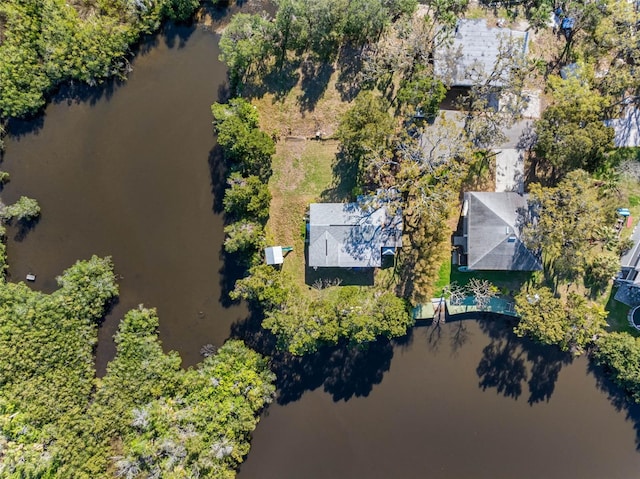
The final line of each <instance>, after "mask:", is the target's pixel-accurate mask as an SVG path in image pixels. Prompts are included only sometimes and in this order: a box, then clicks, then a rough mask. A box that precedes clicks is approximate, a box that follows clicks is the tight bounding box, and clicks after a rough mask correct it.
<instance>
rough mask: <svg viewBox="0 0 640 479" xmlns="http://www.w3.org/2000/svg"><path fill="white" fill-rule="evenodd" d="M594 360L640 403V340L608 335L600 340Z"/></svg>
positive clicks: (621, 334) (628, 335)
mask: <svg viewBox="0 0 640 479" xmlns="http://www.w3.org/2000/svg"><path fill="white" fill-rule="evenodd" d="M594 358H595V359H596V361H597V362H598V363H599V364H601V365H602V366H604V367H605V368H606V370H607V371H608V372H609V373H610V374H611V376H612V377H613V380H614V381H615V382H616V383H617V384H618V385H620V386H621V387H622V388H624V389H625V390H626V391H627V392H628V393H629V394H630V395H631V397H632V398H633V399H634V400H635V402H637V403H640V338H636V337H633V336H632V335H631V334H629V333H622V332H620V333H609V334H606V335H604V336H602V337H601V338H600V339H599V340H598V343H597V348H596V350H595V352H594Z"/></svg>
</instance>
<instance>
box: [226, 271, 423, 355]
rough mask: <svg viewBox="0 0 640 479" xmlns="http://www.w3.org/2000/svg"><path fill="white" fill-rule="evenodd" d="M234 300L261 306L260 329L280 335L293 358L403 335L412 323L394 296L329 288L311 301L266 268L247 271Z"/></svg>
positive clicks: (278, 273) (286, 278) (288, 279)
mask: <svg viewBox="0 0 640 479" xmlns="http://www.w3.org/2000/svg"><path fill="white" fill-rule="evenodd" d="M232 297H233V298H244V299H247V300H250V301H253V302H255V303H257V304H259V305H260V306H261V307H262V309H263V310H264V311H265V315H266V318H265V320H264V321H263V323H262V325H263V327H265V328H266V329H269V330H270V331H272V332H273V333H275V334H276V335H277V336H278V339H279V344H280V347H282V348H283V349H285V350H288V351H289V352H291V353H293V354H297V355H302V354H305V353H309V352H313V351H316V350H317V349H318V348H319V347H321V346H323V345H329V344H336V343H337V342H338V341H340V340H343V339H346V340H348V341H351V342H353V343H354V344H363V343H367V342H371V341H374V340H375V339H376V338H377V337H378V336H385V337H388V338H393V337H397V336H403V335H404V334H406V332H407V328H408V327H409V326H411V324H412V323H413V320H412V318H411V316H410V315H409V313H408V311H407V308H406V305H405V303H404V301H403V300H402V299H400V298H398V297H397V296H396V295H395V294H393V293H392V292H381V291H376V290H375V289H373V288H366V287H357V286H333V287H329V288H326V289H323V290H321V291H319V295H318V296H317V297H316V298H312V297H310V296H309V295H305V294H302V292H301V291H300V290H299V288H298V286H297V285H296V284H295V282H294V280H293V278H292V277H290V276H289V275H288V274H287V273H286V272H285V271H278V270H276V269H274V268H273V267H271V266H268V265H258V266H254V267H253V268H251V269H250V270H249V276H247V277H246V278H243V279H241V280H239V281H238V282H237V283H236V287H235V291H234V292H233V293H232Z"/></svg>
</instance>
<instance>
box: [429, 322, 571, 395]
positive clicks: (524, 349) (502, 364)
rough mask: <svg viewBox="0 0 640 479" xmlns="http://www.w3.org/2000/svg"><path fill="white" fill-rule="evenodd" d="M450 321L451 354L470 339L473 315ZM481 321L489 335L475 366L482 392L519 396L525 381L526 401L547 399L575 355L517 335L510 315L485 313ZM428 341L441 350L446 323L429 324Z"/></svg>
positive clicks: (447, 335)
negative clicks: (492, 391) (487, 342)
mask: <svg viewBox="0 0 640 479" xmlns="http://www.w3.org/2000/svg"><path fill="white" fill-rule="evenodd" d="M462 317H463V318H464V319H459V320H455V321H452V320H451V319H449V321H448V322H449V324H447V332H446V337H447V340H448V346H449V348H450V350H451V355H452V356H454V357H455V356H458V354H459V353H460V350H461V349H462V348H463V347H464V346H465V344H466V343H467V342H468V341H469V340H470V332H469V330H468V327H467V324H468V321H469V320H470V319H473V318H474V317H473V315H464V316H462ZM482 317H483V318H485V319H482V320H478V325H479V326H480V328H481V330H482V331H483V332H484V333H485V334H486V335H487V336H488V337H489V338H490V341H489V344H487V345H486V346H485V347H484V348H483V350H482V358H481V359H480V362H479V363H478V366H477V367H476V374H477V376H478V378H479V382H478V386H479V387H480V389H482V390H483V391H485V390H487V389H493V390H495V391H496V392H497V393H498V394H500V395H502V396H504V397H507V398H512V399H518V398H519V397H520V396H521V395H522V393H523V389H524V385H525V383H526V385H527V387H528V391H529V397H528V399H527V402H528V403H529V404H530V405H534V404H536V403H539V402H543V401H544V402H548V401H549V399H550V398H551V396H552V394H553V391H554V389H555V384H556V381H557V380H558V375H559V373H560V370H561V369H562V367H563V366H565V365H568V364H571V362H572V357H571V355H570V354H568V353H564V352H562V351H560V349H559V348H557V347H552V346H543V345H540V344H537V343H534V342H533V341H529V340H527V339H522V338H518V337H517V336H516V335H515V334H514V333H513V326H514V324H515V323H513V321H512V320H510V319H509V318H505V317H502V316H498V315H496V316H491V315H489V314H483V315H482ZM426 339H427V344H428V345H429V347H430V348H431V349H432V350H433V351H438V350H439V349H440V347H441V345H442V340H443V326H442V325H441V324H440V323H438V322H434V323H433V324H430V325H429V326H428V327H427V332H426Z"/></svg>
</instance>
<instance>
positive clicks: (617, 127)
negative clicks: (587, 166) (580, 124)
mask: <svg viewBox="0 0 640 479" xmlns="http://www.w3.org/2000/svg"><path fill="white" fill-rule="evenodd" d="M604 124H605V125H606V126H609V127H611V128H613V132H614V136H613V143H614V145H615V146H616V148H622V147H640V109H638V108H631V107H629V108H627V109H626V110H625V112H624V115H623V116H622V117H621V118H614V119H613V120H605V122H604Z"/></svg>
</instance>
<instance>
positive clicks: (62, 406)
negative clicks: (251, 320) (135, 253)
mask: <svg viewBox="0 0 640 479" xmlns="http://www.w3.org/2000/svg"><path fill="white" fill-rule="evenodd" d="M58 282H59V284H60V289H58V290H57V291H55V292H54V293H52V294H50V295H46V294H42V293H39V292H36V291H32V290H31V289H30V288H28V287H27V286H26V285H25V284H23V283H20V284H14V283H4V282H1V284H0V355H1V356H2V358H3V360H2V362H0V477H34V478H35V477H51V478H69V477H74V478H82V479H84V478H86V479H95V478H107V477H184V474H187V473H188V474H192V475H193V476H194V477H198V476H200V477H220V478H231V477H234V475H235V468H236V467H237V465H238V464H239V463H240V462H241V461H242V458H243V457H244V456H245V455H246V453H247V452H248V448H249V435H250V433H251V431H252V430H253V429H254V428H255V426H256V424H257V421H258V416H257V414H258V412H259V411H260V410H261V409H262V408H263V407H264V406H265V405H266V404H267V403H269V402H270V401H271V398H272V396H273V393H274V386H273V381H274V377H273V375H272V373H270V372H269V370H268V368H267V364H266V362H265V360H264V359H263V358H262V357H261V356H259V355H258V354H257V353H255V352H253V351H251V350H249V349H248V348H246V347H245V346H244V344H243V343H242V342H240V341H229V342H228V343H226V344H225V345H224V346H222V347H221V348H220V349H219V350H218V353H217V354H216V355H215V356H211V357H208V358H207V359H206V360H205V361H204V362H203V363H202V364H201V365H200V366H198V368H197V369H190V370H187V371H185V370H183V369H181V368H180V357H179V356H178V355H177V354H176V353H168V354H165V353H164V352H163V351H162V347H161V345H160V343H159V341H158V333H157V330H158V317H157V315H156V313H155V311H154V310H150V309H144V308H140V309H138V310H134V311H131V312H129V313H128V314H127V315H126V316H125V318H124V319H123V321H122V323H121V324H120V327H119V330H118V333H117V335H116V345H117V353H116V357H115V359H114V360H113V361H112V362H110V363H109V365H108V367H107V374H106V375H105V376H104V377H103V378H102V379H99V380H96V379H95V377H94V376H95V370H94V364H93V360H94V358H93V348H94V347H95V344H96V341H97V325H96V322H97V320H98V319H99V318H100V317H101V316H102V315H103V314H104V310H105V306H106V303H107V302H108V301H109V300H111V299H112V298H113V297H114V296H115V295H116V294H117V292H118V288H117V285H116V283H115V275H114V273H113V266H112V264H111V261H110V260H109V259H108V258H107V259H100V258H97V257H93V258H92V259H91V260H89V261H80V262H78V263H77V264H76V265H74V266H73V267H71V268H69V269H68V270H67V271H66V272H65V273H64V274H63V275H62V276H60V277H59V278H58Z"/></svg>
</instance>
